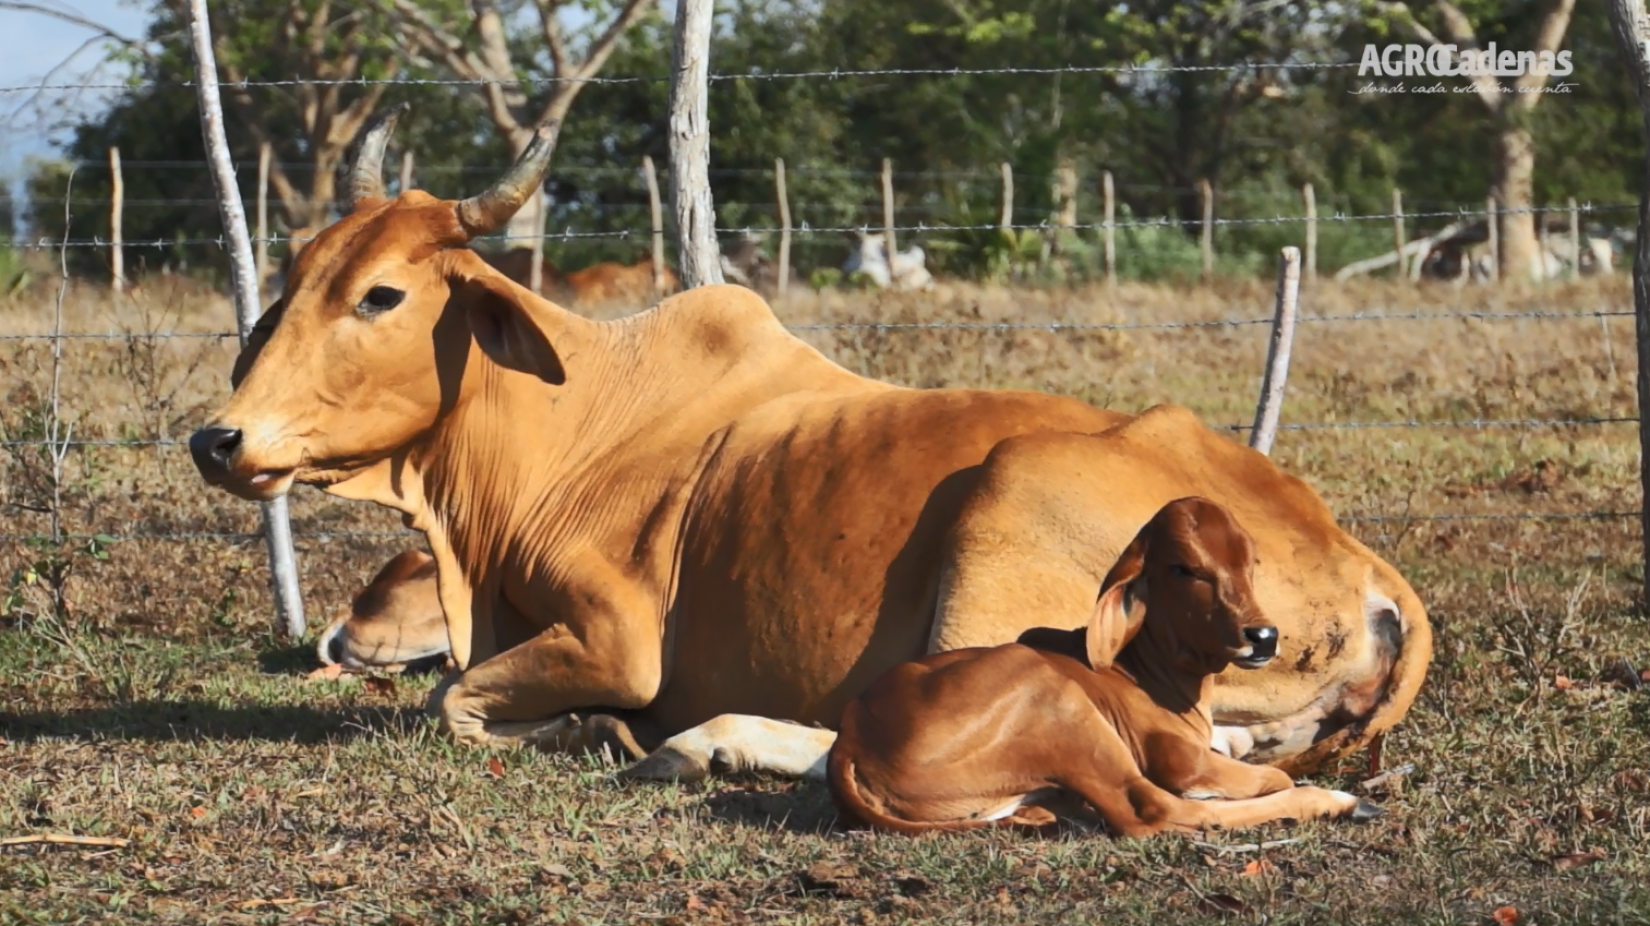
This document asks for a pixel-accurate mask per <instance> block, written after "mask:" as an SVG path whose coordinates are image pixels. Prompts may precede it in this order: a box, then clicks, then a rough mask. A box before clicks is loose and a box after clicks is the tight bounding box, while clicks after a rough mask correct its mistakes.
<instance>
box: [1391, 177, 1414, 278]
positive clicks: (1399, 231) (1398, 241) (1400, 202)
mask: <svg viewBox="0 0 1650 926" xmlns="http://www.w3.org/2000/svg"><path fill="white" fill-rule="evenodd" d="M1404 243H1405V242H1404V191H1403V190H1400V189H1398V188H1397V187H1393V188H1392V253H1394V254H1396V255H1398V263H1397V266H1396V267H1395V268H1394V272H1395V273H1396V274H1397V279H1400V280H1402V279H1404V278H1405V277H1407V276H1409V268H1408V263H1409V262H1408V261H1407V260H1405V259H1404ZM1416 259H1417V260H1419V258H1416Z"/></svg>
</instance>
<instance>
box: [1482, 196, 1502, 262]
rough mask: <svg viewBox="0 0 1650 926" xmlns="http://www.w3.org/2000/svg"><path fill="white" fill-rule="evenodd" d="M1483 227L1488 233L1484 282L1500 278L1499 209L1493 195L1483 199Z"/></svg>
mask: <svg viewBox="0 0 1650 926" xmlns="http://www.w3.org/2000/svg"><path fill="white" fill-rule="evenodd" d="M1484 229H1485V231H1486V232H1487V233H1488V235H1489V250H1490V272H1489V275H1488V277H1487V278H1486V280H1485V282H1500V280H1501V210H1500V209H1497V208H1496V202H1495V197H1494V196H1489V197H1486V198H1485V200H1484Z"/></svg>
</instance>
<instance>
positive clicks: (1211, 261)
mask: <svg viewBox="0 0 1650 926" xmlns="http://www.w3.org/2000/svg"><path fill="white" fill-rule="evenodd" d="M1197 192H1198V194H1199V195H1200V196H1202V197H1203V234H1202V236H1201V241H1200V243H1199V250H1201V251H1202V252H1203V279H1204V281H1205V282H1207V281H1208V280H1211V279H1213V278H1214V275H1215V191H1214V188H1213V187H1211V186H1210V185H1209V181H1208V179H1207V178H1205V179H1202V180H1199V181H1198V182H1197Z"/></svg>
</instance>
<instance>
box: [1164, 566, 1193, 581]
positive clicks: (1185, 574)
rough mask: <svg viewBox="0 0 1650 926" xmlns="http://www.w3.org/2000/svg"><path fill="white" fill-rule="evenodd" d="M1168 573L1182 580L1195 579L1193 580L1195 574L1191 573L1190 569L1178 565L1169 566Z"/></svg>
mask: <svg viewBox="0 0 1650 926" xmlns="http://www.w3.org/2000/svg"><path fill="white" fill-rule="evenodd" d="M1169 571H1170V572H1172V573H1174V574H1175V575H1177V576H1179V577H1180V578H1182V579H1195V578H1197V573H1195V572H1193V571H1191V570H1190V569H1188V568H1186V567H1185V566H1182V565H1181V564H1179V563H1175V564H1174V565H1173V566H1170V567H1169Z"/></svg>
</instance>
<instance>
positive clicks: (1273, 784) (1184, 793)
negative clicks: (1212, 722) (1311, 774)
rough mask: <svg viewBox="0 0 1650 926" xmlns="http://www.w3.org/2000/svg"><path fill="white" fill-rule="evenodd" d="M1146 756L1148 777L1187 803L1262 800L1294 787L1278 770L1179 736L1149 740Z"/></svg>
mask: <svg viewBox="0 0 1650 926" xmlns="http://www.w3.org/2000/svg"><path fill="white" fill-rule="evenodd" d="M1146 753H1147V756H1148V758H1147V762H1146V769H1145V771H1146V777H1148V778H1150V779H1151V780H1152V781H1153V782H1154V783H1156V784H1157V785H1158V786H1160V787H1162V788H1163V789H1165V790H1167V791H1169V792H1170V793H1173V794H1178V795H1180V796H1181V797H1184V798H1186V799H1188V800H1210V799H1215V798H1225V799H1242V798H1249V797H1260V796H1261V795H1263V794H1272V793H1274V792H1276V791H1283V790H1285V789H1287V788H1292V787H1294V786H1295V782H1294V781H1293V780H1292V779H1291V778H1290V777H1289V776H1288V775H1287V774H1286V773H1284V772H1283V771H1281V770H1279V769H1276V768H1273V767H1271V766H1269V765H1250V764H1249V763H1247V762H1240V761H1238V760H1237V759H1233V758H1231V757H1230V756H1225V755H1222V754H1221V753H1218V752H1216V751H1214V750H1213V749H1211V748H1209V746H1208V744H1206V743H1203V742H1201V741H1199V740H1195V739H1191V738H1189V737H1186V736H1183V735H1179V734H1178V733H1173V734H1171V733H1163V734H1159V735H1156V736H1152V737H1149V738H1148V739H1147V740H1146Z"/></svg>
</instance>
